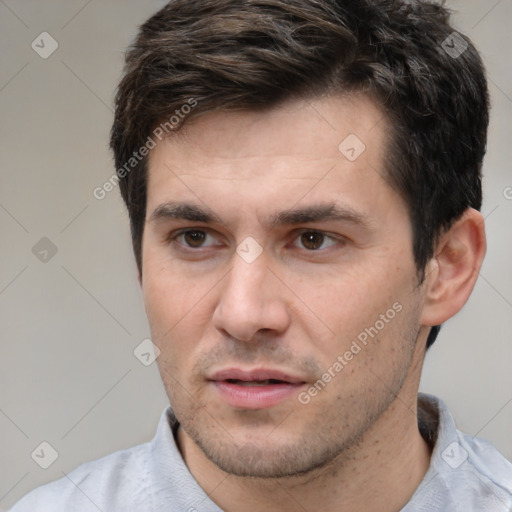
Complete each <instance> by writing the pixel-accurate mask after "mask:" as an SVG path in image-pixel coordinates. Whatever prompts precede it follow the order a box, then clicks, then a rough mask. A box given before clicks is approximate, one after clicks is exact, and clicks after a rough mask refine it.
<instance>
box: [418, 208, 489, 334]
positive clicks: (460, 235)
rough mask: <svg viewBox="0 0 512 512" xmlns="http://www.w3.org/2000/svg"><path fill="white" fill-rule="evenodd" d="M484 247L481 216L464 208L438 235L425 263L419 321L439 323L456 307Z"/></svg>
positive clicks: (470, 284)
mask: <svg viewBox="0 0 512 512" xmlns="http://www.w3.org/2000/svg"><path fill="white" fill-rule="evenodd" d="M485 251H486V240H485V226H484V219H483V217H482V214H481V213H480V212H478V211H477V210H474V209H473V208H468V209H467V210H466V211H465V212H464V214H463V215H462V216H461V217H460V218H459V219H458V220H457V221H456V222H455V223H454V224H453V225H452V227H451V228H450V229H449V230H448V231H447V232H445V233H443V234H442V235H441V237H440V239H439V241H438V243H437V246H436V251H435V256H434V258H432V260H431V261H430V263H429V265H428V266H427V277H426V283H425V286H426V291H425V302H424V306H423V312H422V324H423V325H427V326H432V325H440V324H442V323H444V322H445V321H446V320H448V319H449V318H451V317H452V316H454V315H455V314H456V313H458V311H460V309H461V308H462V306H464V304H465V303H466V301H467V300H468V298H469V296H470V295H471V292H472V290H473V287H474V286H475V283H476V280H477V277H478V272H479V271H480V267H481V266H482V262H483V259H484V256H485Z"/></svg>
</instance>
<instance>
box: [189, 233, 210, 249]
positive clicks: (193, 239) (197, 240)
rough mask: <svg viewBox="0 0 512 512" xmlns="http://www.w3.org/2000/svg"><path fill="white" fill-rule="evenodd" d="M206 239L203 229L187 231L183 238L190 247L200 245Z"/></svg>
mask: <svg viewBox="0 0 512 512" xmlns="http://www.w3.org/2000/svg"><path fill="white" fill-rule="evenodd" d="M205 239H206V233H205V232H204V231H187V232H186V233H185V240H186V242H187V244H188V245H190V246H191V247H200V246H201V245H202V244H203V243H204V241H205Z"/></svg>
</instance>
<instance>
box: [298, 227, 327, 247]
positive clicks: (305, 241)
mask: <svg viewBox="0 0 512 512" xmlns="http://www.w3.org/2000/svg"><path fill="white" fill-rule="evenodd" d="M301 241H302V245H304V247H305V248H306V249H310V250H312V251H314V250H315V249H318V248H319V247H321V246H322V244H323V242H324V235H322V233H315V232H313V231H308V232H307V233H302V235H301Z"/></svg>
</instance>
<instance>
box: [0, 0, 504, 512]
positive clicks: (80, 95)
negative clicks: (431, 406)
mask: <svg viewBox="0 0 512 512" xmlns="http://www.w3.org/2000/svg"><path fill="white" fill-rule="evenodd" d="M163 4H164V2H163V1H161V0H160V1H155V0H153V1H144V2H143V1H142V0H139V1H134V0H131V1H122V2H121V1H114V0H108V1H99V0H91V1H87V0H73V1H70V0H66V1H64V0H53V1H49V0H47V1H41V0H0V48H1V55H2V66H1V71H0V119H1V123H0V142H1V154H0V162H1V166H2V167H1V171H0V233H1V236H0V244H1V252H0V254H1V266H0V326H1V327H0V329H1V357H0V375H1V377H0V379H1V380H0V390H1V391H0V392H1V395H0V433H1V436H0V461H1V467H0V510H2V509H6V508H8V507H9V506H10V505H11V504H12V503H13V502H14V501H16V500H17V499H18V498H19V497H20V496H22V495H23V494H24V493H26V492H27V491H29V490H30V489H32V488H34V487H35V486H37V485H39V484H42V483H44V482H48V481H50V480H53V479H55V478H58V477H62V476H63V475H64V474H65V473H68V472H69V471H70V470H71V469H72V468H74V467H76V466H77V465H78V464H79V463H81V462H84V461H86V460H90V459H93V458H97V457H99V456H102V455H105V454H107V453H110V452H112V451H114V450H118V449H121V448H125V447H129V446H131V445H134V444H137V443H140V442H143V441H146V440H149V439H150V438H151V437H152V435H153V433H154V429H155V427H156V423H157V420H158V417H159V415H160V413H161V411H162V409H163V408H164V407H165V406H166V404H167V400H166V396H165V394H164V392H163V388H162V386H161V384H160V379H159V375H158V372H157V369H156V365H155V364H154V365H152V366H148V367H145V366H144V365H143V364H141V363H140V362H139V360H137V359H136V358H135V357H134V355H133V350H134V348H135V347H136V346H137V345H138V344H139V343H140V342H141V341H142V340H143V339H144V338H146V337H149V329H148V327H147V324H146V318H145V315H144V309H143V304H142V300H141V293H140V291H139V289H138V284H137V281H136V274H135V264H134V261H133V258H132V255H131V245H130V240H129V230H128V221H127V214H126V212H125V210H124V207H123V205H122V203H121V200H120V197H119V194H118V190H117V189H116V190H114V191H112V192H110V193H109V194H107V197H106V198H105V199H103V200H102V201H99V200H97V199H95V198H94V197H93V195H92V191H93V189H94V188H95V187H98V186H101V185H102V184H103V183H104V182H105V180H107V179H108V178H109V177H110V176H111V175H112V173H113V165H112V160H111V156H110V154H109V152H108V149H107V141H108V131H109V129H110V124H111V121H112V111H111V108H112V107H111V104H112V97H113V91H114V88H115V85H116V83H117V80H118V78H119V76H120V72H121V66H122V54H123V50H124V48H125V47H126V46H127V44H128V43H129V42H130V40H131V39H132V37H133V35H134V34H135V30H136V26H137V25H138V24H140V23H141V22H142V21H144V20H145V18H146V17H148V16H149V15H150V14H151V13H153V12H154V11H155V10H156V9H158V8H159V7H160V6H162V5H163ZM448 5H450V6H452V7H453V8H455V9H456V10H457V11H458V14H457V15H456V18H455V25H456V27H457V28H458V29H459V30H461V31H463V32H465V33H466V34H468V35H469V36H470V37H471V38H472V39H473V40H474V42H475V43H476V44H477V46H478V47H479V49H480V50H481V52H482V55H483V57H484V59H485V61H486V63H487V67H488V72H489V79H490V90H491V94H492V103H493V112H492V114H493V116H492V123H491V128H490V143H489V149H488V155H487V157H486V164H485V171H484V172H485V185H484V186H485V189H484V190H485V203H484V207H483V213H484V215H485V216H486V218H487V221H486V223H487V234H488V241H489V250H488V254H487V257H486V260H485V263H484V266H483V269H482V272H481V276H480V278H479V280H478V283H477V285H476V289H475V291H474V293H473V296H472V298H471V299H470V301H469V302H468V304H467V305H466V307H465V308H464V310H463V311H462V312H461V313H460V314H459V315H457V316H456V317H455V318H454V319H452V320H450V321H449V322H448V323H447V324H446V325H445V326H444V328H443V330H442V332H441V335H440V338H439V340H438V342H437V344H436V345H435V347H434V348H433V350H432V351H431V353H429V354H428V356H427V361H426V365H425V371H424V376H423V381H422V386H421V387H422V390H424V391H427V392H430V393H434V394H438V395H439V396H441V397H442V398H443V399H444V400H445V401H446V402H447V403H448V405H449V406H450V408H451V410H452V412H453V413H454V415H455V417H456V420H457V422H458V425H459V427H460V428H461V429H463V430H465V431H466V432H468V433H470V434H478V435H479V436H481V437H484V438H486V439H489V440H491V441H492V442H493V443H494V444H495V445H496V446H497V447H498V448H499V449H500V450H501V451H502V452H503V453H504V454H505V455H506V456H507V457H508V458H510V459H512V438H511V432H512V372H511V361H512V344H511V343H510V341H511V339H510V338H511V335H510V333H511V331H512V314H511V310H512V286H511V285H512V266H511V264H510V262H511V261H512V239H511V236H510V225H511V222H510V221H511V213H512V200H511V199H507V196H508V198H510V197H511V196H512V188H507V187H512V176H511V173H510V162H511V161H512V155H511V147H512V144H511V140H510V134H511V125H510V121H511V113H512V99H511V98H512V87H511V70H512V68H511V66H510V60H511V59H510V48H512V41H511V35H510V34H511V31H510V22H511V21H512V2H511V1H510V0H501V1H495V0H494V1H492V2H483V1H478V0H471V1H468V0H464V1H462V0H459V1H451V2H448ZM44 31H46V32H49V33H50V34H51V36H52V37H53V38H54V39H55V40H56V41H57V42H58V45H59V46H58V49H57V50H56V51H55V52H54V53H53V54H52V55H51V56H50V57H49V58H47V59H42V58H41V57H40V56H39V55H38V54H37V53H36V52H35V51H34V50H33V49H32V48H31V43H32V41H33V40H34V39H36V37H37V36H38V35H39V34H40V33H41V32H44ZM45 48H46V49H48V45H45ZM43 237H46V238H48V239H49V240H51V242H52V243H53V244H54V245H55V246H56V248H57V253H56V254H55V255H53V256H52V253H51V251H50V252H49V253H48V255H47V256H46V259H47V261H45V262H44V261H40V259H39V258H40V257H43V256H44V253H40V254H39V258H38V257H36V255H35V254H34V253H33V250H32V248H33V247H34V245H36V244H37V243H38V242H39V241H40V239H41V238H43ZM39 243H40V244H43V245H42V246H36V247H39V251H42V250H44V248H45V246H44V244H45V243H46V244H47V242H44V241H43V242H39ZM35 252H36V253H37V251H35ZM42 441H46V442H48V443H50V444H51V445H52V446H53V447H54V448H55V450H56V451H57V452H58V458H57V460H56V461H55V462H54V463H53V464H52V465H51V466H50V467H49V468H48V469H46V470H45V469H42V468H40V467H39V466H38V465H37V464H36V463H35V462H34V460H33V459H32V458H31V453H32V452H33V450H34V449H35V448H36V447H38V446H39V444H40V443H41V442H42ZM37 453H39V452H37ZM48 453H49V452H48V450H46V452H45V457H48V456H49V455H48ZM42 459H43V457H40V460H42Z"/></svg>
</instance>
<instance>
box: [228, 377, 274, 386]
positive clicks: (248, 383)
mask: <svg viewBox="0 0 512 512" xmlns="http://www.w3.org/2000/svg"><path fill="white" fill-rule="evenodd" d="M228 382H232V383H233V384H237V385H239V386H268V385H269V384H281V381H278V380H275V379H267V380H236V379H229V380H228Z"/></svg>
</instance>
